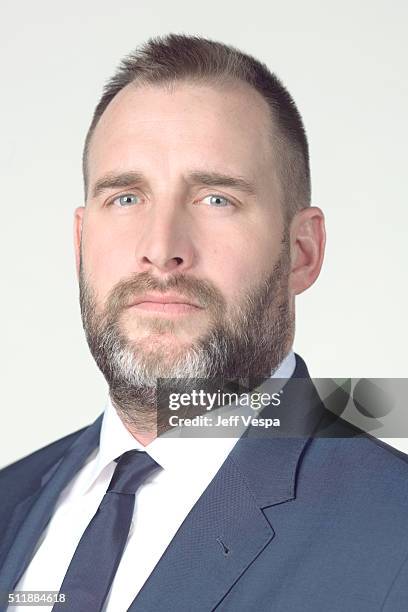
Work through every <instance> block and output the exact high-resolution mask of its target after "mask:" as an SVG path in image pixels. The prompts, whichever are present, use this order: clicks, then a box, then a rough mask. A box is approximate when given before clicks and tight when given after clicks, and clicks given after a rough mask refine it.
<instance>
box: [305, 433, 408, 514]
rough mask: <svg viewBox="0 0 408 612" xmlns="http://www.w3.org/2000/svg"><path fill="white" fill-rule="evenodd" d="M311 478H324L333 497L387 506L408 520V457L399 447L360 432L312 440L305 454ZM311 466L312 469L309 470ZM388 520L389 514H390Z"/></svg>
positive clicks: (379, 506) (382, 511)
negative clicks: (407, 510)
mask: <svg viewBox="0 0 408 612" xmlns="http://www.w3.org/2000/svg"><path fill="white" fill-rule="evenodd" d="M304 462H305V466H304V467H305V468H306V473H307V474H308V476H307V477H308V478H310V479H312V480H313V479H317V478H319V479H320V478H323V479H324V480H325V482H326V491H327V492H329V491H330V492H331V494H332V495H333V502H334V500H337V501H339V502H340V501H342V502H344V501H347V503H348V504H349V505H351V506H353V505H355V506H356V508H357V507H360V508H363V507H367V506H369V505H370V506H371V508H372V509H373V508H374V507H376V508H377V509H381V511H380V514H381V515H383V513H384V516H383V518H384V520H386V513H387V509H388V510H390V508H392V509H393V515H394V518H396V517H397V516H399V518H400V519H401V520H402V521H404V522H405V523H406V522H407V512H406V508H407V503H408V456H407V455H406V454H405V453H403V452H401V451H399V450H397V449H396V448H394V447H392V446H390V445H388V444H386V443H385V442H383V441H381V440H378V439H377V438H375V437H373V436H371V435H369V434H366V433H361V434H360V435H349V436H348V437H346V436H344V437H327V438H325V437H320V438H315V439H313V440H311V442H310V445H309V448H308V449H307V450H306V453H305V455H304ZM308 468H310V469H308ZM388 520H389V516H388Z"/></svg>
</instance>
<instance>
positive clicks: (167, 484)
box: [0, 35, 408, 612]
mask: <svg viewBox="0 0 408 612" xmlns="http://www.w3.org/2000/svg"><path fill="white" fill-rule="evenodd" d="M84 181H85V206H84V207H80V208H78V209H77V210H76V211H75V226H74V228H75V231H74V234H75V248H76V259H77V271H78V278H79V286H80V301H81V312H82V318H83V324H84V329H85V332H86V337H87V341H88V344H89V347H90V350H91V352H92V355H93V357H94V358H95V361H96V363H97V365H98V366H99V368H100V369H101V371H102V372H103V374H104V376H105V378H106V380H107V382H108V385H109V399H108V402H107V407H106V410H105V412H104V413H103V415H100V416H99V417H98V419H97V420H96V421H95V422H94V423H93V424H91V425H90V426H89V427H86V428H84V429H81V430H80V431H78V432H75V433H73V434H70V435H68V436H66V437H65V438H62V439H61V440H58V441H56V442H54V443H53V444H51V445H49V446H47V447H45V448H43V449H41V450H39V451H37V452H35V453H33V454H32V455H30V456H28V457H26V458H24V459H22V460H21V461H18V462H16V463H14V464H12V465H10V466H8V467H6V468H5V469H3V470H2V471H1V472H0V483H1V486H2V490H3V491H4V493H3V504H2V506H3V507H2V509H1V516H0V521H1V522H0V524H1V529H2V536H1V537H2V542H1V548H0V568H1V569H0V589H1V591H2V594H3V596H5V595H6V594H7V593H9V594H10V595H11V596H13V597H16V595H13V591H25V592H32V591H35V590H46V591H60V593H61V594H62V595H63V597H62V599H61V598H60V599H58V598H57V597H55V598H54V599H53V600H52V601H51V600H50V599H48V602H49V605H48V609H51V608H53V610H55V611H56V610H69V611H71V610H72V611H73V610H75V611H80V610H90V611H92V612H93V611H94V610H107V611H108V612H112V611H114V612H118V611H121V610H127V609H129V610H132V611H133V610H135V611H136V610H141V611H143V612H147V611H152V612H153V611H155V612H159V611H164V610H166V611H167V610H169V609H177V610H178V611H184V610H185V611H191V610H197V611H203V612H208V611H210V610H225V611H231V612H232V611H234V612H236V611H239V610H242V611H248V610H265V611H269V610H274V611H279V612H283V611H291V612H293V611H296V610H302V611H303V612H304V611H313V612H316V611H325V612H326V611H327V610H330V611H331V612H335V611H340V610H342V611H343V610H344V611H346V610H347V611H349V610H359V611H361V610H362V611H367V612H368V611H370V612H371V611H373V610H386V611H391V610H392V611H393V612H395V611H403V610H404V611H406V610H407V609H408V586H407V585H408V582H407V578H408V576H407V572H408V565H407V563H406V559H407V557H408V546H407V544H408V542H407V529H406V527H407V518H408V515H407V510H406V503H407V494H408V485H407V480H408V479H407V476H408V467H407V462H406V458H405V455H403V454H402V453H399V452H397V451H394V450H393V449H391V448H390V447H387V446H386V445H383V444H381V443H379V442H376V441H375V440H373V439H372V438H370V437H369V436H365V435H363V434H362V432H358V431H355V430H353V429H352V428H351V427H348V426H347V425H346V424H344V423H343V422H336V421H335V419H334V418H331V417H330V416H329V415H327V413H326V412H325V411H324V410H323V408H322V406H321V403H320V400H319V398H318V396H317V394H316V391H315V389H314V387H313V385H312V383H311V381H310V378H309V375H308V371H307V368H306V365H305V364H304V362H303V360H302V359H301V358H300V357H299V356H298V355H294V353H293V352H292V348H291V347H292V344H293V339H294V326H295V296H296V295H298V294H299V293H301V292H302V291H304V290H305V289H307V288H308V287H310V285H312V284H313V282H314V281H315V280H316V278H317V277H318V275H319V271H320V268H321V265H322V259H323V252H324V244H325V230H324V217H323V213H322V211H321V210H320V209H319V208H317V207H315V206H311V205H310V203H311V202H310V175H309V161H308V147H307V140H306V136H305V132H304V129H303V125H302V120H301V117H300V115H299V113H298V111H297V109H296V106H295V104H294V102H293V100H292V98H291V97H290V95H289V93H288V92H287V91H286V89H285V88H284V87H283V85H282V84H281V83H280V81H279V80H278V79H277V78H276V77H275V76H274V75H272V74H271V73H270V72H269V70H268V69H267V68H266V67H265V66H264V65H263V64H261V63H259V62H258V61H257V60H255V59H254V58H252V57H250V56H248V55H245V54H243V53H241V52H239V51H237V50H235V49H233V48H231V47H228V46H226V45H223V44H220V43H216V42H212V41H209V40H206V39H203V38H199V37H187V36H181V35H170V36H167V37H165V38H163V39H155V40H151V41H149V42H148V43H147V44H146V45H144V46H143V47H142V48H141V49H139V50H137V51H136V52H135V53H133V54H132V55H130V56H129V57H128V58H126V59H125V60H124V61H123V62H122V64H121V66H120V67H119V70H118V72H117V73H116V75H115V76H114V77H113V78H112V79H111V81H110V82H109V83H108V85H107V87H106V89H105V91H104V94H103V96H102V99H101V101H100V103H99V104H98V106H97V108H96V110H95V114H94V118H93V121H92V124H91V126H90V129H89V132H88V135H87V139H86V144H85V150H84ZM265 373H266V374H267V375H268V376H270V381H269V382H273V381H274V380H275V379H277V378H282V379H284V380H286V381H287V384H284V385H282V387H283V390H282V392H283V395H284V396H285V397H286V399H285V403H284V406H285V411H283V413H282V414H283V417H284V418H283V417H282V418H283V420H284V419H286V423H285V422H284V423H283V424H284V425H285V427H286V431H284V432H283V435H276V436H269V435H267V434H266V432H265V431H261V432H260V433H257V432H255V430H256V426H255V425H253V424H252V423H251V426H250V427H249V428H248V429H246V430H245V431H242V432H240V435H239V436H238V437H229V436H227V435H226V436H225V437H223V436H221V437H218V438H217V437H214V438H208V437H205V436H203V437H198V438H194V439H193V438H189V437H188V436H187V437H183V436H181V437H177V436H175V438H172V437H171V435H168V434H169V433H170V434H171V431H169V430H168V427H167V425H168V423H167V424H166V418H165V417H166V411H162V410H159V409H158V405H157V395H156V392H157V390H158V386H159V381H160V384H161V385H162V389H164V391H165V392H170V389H171V386H172V385H176V388H178V389H179V390H180V389H182V388H183V384H184V383H183V379H187V380H197V379H205V380H208V381H212V380H219V379H222V380H225V379H228V380H231V379H233V380H239V381H247V385H248V386H249V390H250V391H253V389H254V384H253V383H252V384H251V382H250V381H254V380H258V381H259V377H260V376H264V375H265ZM288 379H289V380H288ZM178 381H179V382H178ZM180 381H181V382H180ZM266 382H267V383H268V381H266ZM298 382H299V384H297V383H298ZM177 385H178V387H177ZM224 408H225V406H224ZM226 408H227V409H228V406H226ZM230 408H231V410H234V408H233V407H230ZM276 410H278V413H279V408H278V409H275V408H274V406H273V402H272V400H271V401H270V403H269V404H268V405H267V406H266V407H265V409H264V410H263V411H262V412H261V416H262V415H263V416H265V415H267V416H268V415H275V416H276ZM289 425H290V426H289ZM317 426H318V427H317ZM317 431H319V432H320V434H319V435H315V434H316V432H317ZM322 431H323V434H322V433H321V432H322ZM324 432H325V433H324ZM158 434H162V435H158ZM135 450H136V451H138V452H133V451H135ZM136 476H137V478H136ZM10 595H9V597H10ZM64 600H65V601H64ZM9 601H11V599H9ZM13 601H14V603H17V605H16V606H14V607H13V609H19V607H18V603H19V601H20V603H21V601H22V600H21V599H20V600H19V601H18V600H16V599H15V598H14V600H13ZM54 602H55V604H54V606H53V603H54Z"/></svg>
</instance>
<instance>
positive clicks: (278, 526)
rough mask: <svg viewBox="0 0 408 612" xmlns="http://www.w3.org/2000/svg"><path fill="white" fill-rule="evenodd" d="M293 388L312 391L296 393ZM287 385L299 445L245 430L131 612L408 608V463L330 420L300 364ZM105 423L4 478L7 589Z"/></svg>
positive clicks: (2, 582)
mask: <svg viewBox="0 0 408 612" xmlns="http://www.w3.org/2000/svg"><path fill="white" fill-rule="evenodd" d="M296 379H304V382H305V386H304V388H302V391H301V392H299V388H298V387H296V389H295V390H294V391H293V392H292V395H290V393H291V392H290V381H292V380H296ZM290 381H289V382H288V383H287V385H286V386H285V391H286V387H288V390H289V392H288V398H289V399H288V402H287V406H289V408H290V407H292V408H293V411H292V413H291V412H290V409H288V413H287V414H288V416H289V419H290V418H291V414H292V416H293V419H294V420H295V421H296V423H297V434H298V432H299V423H301V424H302V427H303V425H304V435H296V436H293V437H287V436H286V435H284V436H279V435H278V436H274V437H270V436H269V435H266V434H265V436H264V437H262V435H261V437H260V434H259V433H258V434H257V435H254V436H252V435H251V428H250V429H249V430H248V432H247V434H246V435H245V436H243V437H242V438H241V439H240V440H239V441H238V442H237V444H236V445H235V447H234V448H233V450H232V451H231V453H230V454H229V455H228V457H227V459H226V460H225V462H224V463H223V465H222V466H221V468H220V470H219V471H218V473H217V474H216V476H215V477H214V479H213V480H212V482H211V483H210V484H209V486H208V487H207V489H206V490H205V491H204V493H203V494H202V496H201V497H200V498H199V500H198V501H197V503H196V504H195V506H194V507H193V508H192V510H191V511H190V513H189V514H188V516H187V517H186V519H185V521H184V522H183V524H182V525H181V526H180V528H179V530H178V531H177V533H176V535H175V537H174V538H173V540H172V541H171V543H170V544H169V546H168V547H167V549H166V551H165V552H164V554H163V556H162V557H161V559H160V561H159V563H158V564H157V565H156V567H155V569H154V570H153V572H152V573H151V575H150V577H149V578H148V580H147V581H146V583H145V584H144V586H143V588H142V589H141V591H140V592H139V593H138V595H137V596H136V598H135V600H134V602H133V603H132V605H131V606H130V608H129V610H130V611H132V612H136V611H141V612H168V610H177V612H192V611H194V612H210V611H211V610H217V611H218V612H221V611H225V612H248V611H249V610H256V611H274V612H298V611H299V612H320V611H321V612H351V611H358V612H375V611H377V610H378V611H380V610H381V611H385V612H407V611H408V561H407V559H408V463H407V456H406V455H405V454H404V453H401V452H399V451H396V450H395V449H393V448H392V447H389V446H387V445H385V444H383V443H381V442H379V441H377V440H375V439H373V438H371V437H370V436H368V435H365V434H363V433H362V432H361V431H359V430H354V429H353V428H351V427H350V426H349V425H347V424H345V422H344V421H341V420H340V419H335V418H334V417H333V415H332V413H330V415H328V414H327V411H325V409H324V407H322V405H321V402H320V399H319V398H318V396H317V393H316V389H315V387H314V386H313V384H312V382H311V380H310V378H309V375H308V372H307V368H306V365H305V363H304V362H303V360H302V359H301V358H300V357H299V356H298V355H296V369H295V372H294V375H293V377H292V378H291V379H290ZM312 408H313V409H312ZM268 410H271V411H273V410H274V409H272V407H267V408H266V409H265V414H267V413H268ZM101 421H102V415H100V416H99V417H98V418H97V419H96V421H95V422H94V423H92V424H91V425H89V426H88V427H85V428H83V429H80V430H79V431H77V432H75V433H72V434H70V435H68V436H66V437H64V438H62V439H60V440H58V441H56V442H54V443H53V444H50V445H48V446H46V447H45V448H43V449H40V450H39V451H37V452H35V453H33V454H31V455H29V456H28V457H25V458H23V459H21V460H20V461H17V462H15V463H13V464H11V465H9V466H7V467H6V468H4V469H3V470H1V471H0V491H1V506H0V591H1V592H3V593H4V592H7V591H11V590H12V589H13V588H14V587H15V585H16V584H17V582H18V580H19V578H20V577H21V575H22V573H23V572H24V570H25V569H26V567H27V565H28V564H29V562H30V559H31V557H32V554H33V551H34V548H35V545H36V543H37V541H38V539H39V537H40V535H41V533H42V531H43V529H44V528H45V526H46V525H47V522H48V521H49V519H50V517H51V515H52V512H53V507H54V505H55V503H56V501H57V498H58V495H59V494H60V492H61V491H62V489H63V488H64V487H65V486H66V484H67V483H68V482H69V481H70V480H71V479H72V478H73V476H74V475H75V474H76V472H77V471H78V470H79V469H80V467H81V466H82V465H83V463H84V461H85V460H86V458H87V457H88V455H89V454H90V452H91V451H92V450H93V449H94V448H95V447H96V446H97V445H98V443H99V432H100V426H101ZM316 424H318V428H316ZM312 431H314V432H323V434H322V433H317V435H314V436H311V432H312ZM161 512H166V509H165V508H157V509H156V514H157V516H158V517H160V513H161ZM157 529H160V519H158V523H157ZM90 612H92V611H90ZM118 612H122V611H118Z"/></svg>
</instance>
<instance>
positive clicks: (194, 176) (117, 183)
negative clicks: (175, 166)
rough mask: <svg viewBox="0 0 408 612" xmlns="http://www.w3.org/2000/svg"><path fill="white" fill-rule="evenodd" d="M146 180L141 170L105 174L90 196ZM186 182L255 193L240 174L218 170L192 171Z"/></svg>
mask: <svg viewBox="0 0 408 612" xmlns="http://www.w3.org/2000/svg"><path fill="white" fill-rule="evenodd" d="M143 182H146V179H145V177H144V175H143V174H142V173H141V172H136V171H132V172H122V173H119V174H114V173H110V174H106V175H105V176H103V177H102V178H100V179H99V180H98V181H97V182H96V183H95V186H94V188H93V191H92V197H93V198H97V197H98V196H99V195H100V194H101V193H103V192H104V191H107V190H109V189H121V188H124V187H132V186H134V185H137V184H140V183H143ZM187 183H188V184H189V185H192V186H200V185H205V186H207V187H232V188H234V189H238V190H239V191H243V192H244V193H246V194H248V195H255V194H256V189H255V185H254V184H253V183H252V182H251V181H248V180H247V179H245V178H243V177H242V176H230V175H228V174H221V173H219V172H202V171H194V172H191V173H190V174H189V175H188V176H187Z"/></svg>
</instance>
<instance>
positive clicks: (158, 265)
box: [136, 206, 195, 274]
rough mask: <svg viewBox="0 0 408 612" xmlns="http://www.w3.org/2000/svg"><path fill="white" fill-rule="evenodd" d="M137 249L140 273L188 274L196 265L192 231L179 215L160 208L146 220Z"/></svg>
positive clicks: (177, 212) (187, 222) (186, 221)
mask: <svg viewBox="0 0 408 612" xmlns="http://www.w3.org/2000/svg"><path fill="white" fill-rule="evenodd" d="M145 222H146V223H145V224H144V227H143V228H142V231H141V235H140V236H139V240H138V243H137V246H136V259H137V262H138V268H139V270H140V271H141V272H147V271H149V272H154V271H155V272H156V273H157V272H160V273H162V274H163V273H174V272H176V271H177V272H185V271H186V270H188V269H189V268H190V267H191V266H192V265H193V263H194V259H195V252H194V245H193V236H192V227H191V225H190V224H189V221H188V219H186V218H185V217H183V214H182V213H181V212H180V211H176V210H174V208H173V209H172V210H168V209H167V210H166V209H165V208H164V207H160V206H158V207H157V208H156V209H155V210H154V211H152V213H151V215H150V216H149V219H145Z"/></svg>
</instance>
